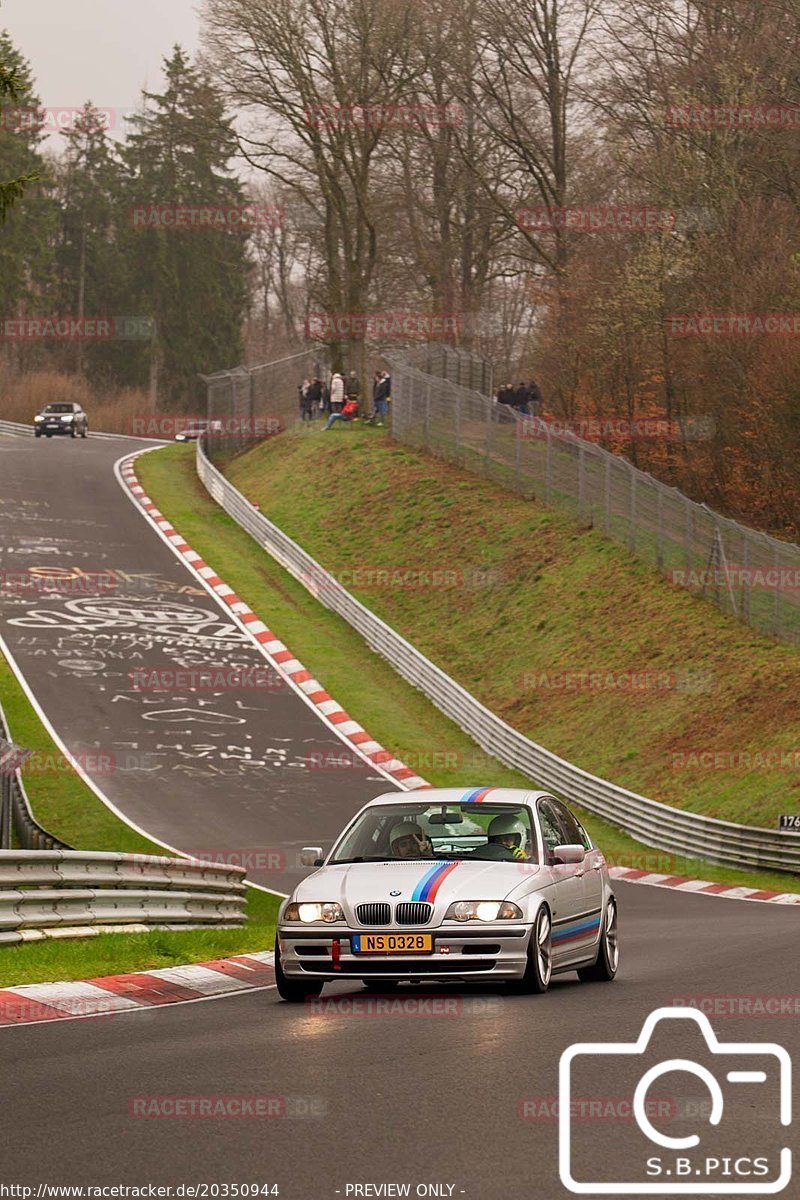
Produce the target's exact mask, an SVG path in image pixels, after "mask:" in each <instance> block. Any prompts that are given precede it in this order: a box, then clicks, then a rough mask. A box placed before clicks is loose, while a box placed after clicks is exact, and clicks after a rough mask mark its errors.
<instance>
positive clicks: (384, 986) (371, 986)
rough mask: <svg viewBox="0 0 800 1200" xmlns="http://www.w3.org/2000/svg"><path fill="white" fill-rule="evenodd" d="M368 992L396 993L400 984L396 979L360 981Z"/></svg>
mask: <svg viewBox="0 0 800 1200" xmlns="http://www.w3.org/2000/svg"><path fill="white" fill-rule="evenodd" d="M361 982H362V983H363V985H364V987H365V988H366V989H367V991H368V992H381V993H383V992H396V991H397V989H398V988H399V986H400V984H399V983H398V981H397V980H396V979H362V980H361Z"/></svg>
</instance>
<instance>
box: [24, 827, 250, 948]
mask: <svg viewBox="0 0 800 1200" xmlns="http://www.w3.org/2000/svg"><path fill="white" fill-rule="evenodd" d="M244 874H245V873H244V871H243V870H242V868H241V867H234V866H216V865H214V864H212V863H208V862H202V861H200V860H197V859H175V858H158V857H156V856H154V855H148V854H116V853H112V852H106V851H96V852H90V851H81V850H50V851H46V850H3V851H0V945H2V944H8V943H14V942H22V941H32V940H34V939H35V938H41V937H48V936H49V937H59V936H60V937H64V936H71V937H74V936H80V934H81V933H87V932H93V933H96V932H97V929H98V927H101V928H103V929H108V930H112V929H114V930H117V931H118V930H119V929H121V928H122V929H124V928H127V927H129V926H135V927H136V928H137V929H140V928H165V927H166V928H177V929H186V928H198V927H203V926H208V925H213V926H218V927H219V926H223V927H225V928H228V927H230V926H236V925H241V924H242V923H243V922H244V919H245V913H244V907H245V902H246V901H245V884H244Z"/></svg>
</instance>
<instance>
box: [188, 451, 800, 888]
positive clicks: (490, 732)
mask: <svg viewBox="0 0 800 1200" xmlns="http://www.w3.org/2000/svg"><path fill="white" fill-rule="evenodd" d="M196 462H197V474H198V475H199V477H200V479H201V481H202V482H203V484H204V485H205V487H206V489H207V490H208V491H209V493H210V494H211V496H212V497H213V498H214V500H216V502H217V503H218V504H219V505H220V506H221V507H222V508H224V509H225V511H226V512H227V513H228V514H229V516H231V517H232V518H233V519H234V521H236V522H237V524H238V525H240V526H241V527H242V528H243V529H245V530H246V531H247V533H249V534H250V535H251V537H253V538H254V539H255V540H256V541H257V542H258V544H259V545H260V546H261V547H262V548H263V549H264V550H266V551H267V553H268V554H270V555H271V556H272V557H273V558H274V559H275V560H276V561H277V562H279V563H280V564H281V566H283V567H284V568H285V569H286V570H287V571H288V572H289V573H290V574H291V575H293V576H294V578H295V579H297V580H298V581H299V582H300V583H302V584H303V586H304V587H305V588H306V590H307V591H309V592H311V594H312V595H313V596H315V597H316V598H317V599H318V600H319V601H320V602H321V603H322V604H324V605H325V606H326V608H330V609H331V610H332V611H333V612H335V613H338V615H339V616H340V617H342V618H343V619H344V620H345V621H347V623H348V624H349V625H352V627H353V628H354V629H355V630H357V631H358V633H360V634H361V636H362V637H363V638H364V640H365V641H366V643H367V645H368V646H369V647H370V649H372V650H374V651H376V652H377V653H378V654H381V655H382V656H383V657H384V658H385V659H386V660H387V661H388V662H389V663H391V665H392V666H393V667H394V669H395V670H396V671H397V673H398V674H399V675H401V676H402V677H403V679H405V680H407V682H408V683H410V684H412V685H413V686H414V687H416V688H419V690H420V691H421V692H423V693H424V694H425V695H426V696H427V697H428V699H429V700H431V701H432V703H433V704H435V705H436V707H437V708H438V709H440V710H441V712H443V713H444V714H445V716H447V717H450V719H451V720H453V721H455V722H456V724H457V725H459V726H460V728H461V729H463V730H464V732H465V733H468V734H469V735H470V736H471V737H472V738H474V739H475V741H476V742H477V743H478V745H479V746H481V747H482V749H484V750H486V751H487V753H489V754H491V755H493V756H494V757H495V758H497V759H499V760H500V762H502V763H504V764H505V765H506V766H509V767H513V768H515V769H516V770H518V771H521V772H522V773H523V774H524V775H527V776H528V777H529V778H530V779H531V780H535V781H536V782H537V784H539V785H540V786H543V787H546V788H548V789H550V790H552V791H554V792H556V793H558V794H559V795H561V796H563V797H564V799H565V800H567V801H572V802H573V803H575V804H577V805H580V806H581V807H583V808H585V809H588V811H589V812H593V813H596V814H597V815H598V816H600V817H603V818H604V819H605V820H607V821H610V822H611V823H612V824H613V825H615V826H617V827H618V828H619V829H623V830H625V832H627V833H629V834H631V835H632V836H633V837H634V838H637V839H638V840H641V841H643V842H645V843H646V844H648V845H650V846H654V847H656V848H657V849H661V850H668V851H671V852H672V853H675V854H683V855H688V856H689V857H692V858H703V859H706V860H707V861H708V862H712V863H721V864H723V865H725V866H730V867H738V868H740V869H746V868H751V869H752V868H760V869H763V870H767V869H768V870H773V871H788V872H794V873H797V872H800V833H793V832H780V831H778V830H772V829H764V828H760V827H758V826H749V825H736V824H734V823H733V822H731V821H720V820H717V819H715V818H713V817H705V816H701V815H700V814H698V813H692V812H688V811H686V810H684V809H680V808H671V807H670V806H669V805H667V804H662V803H660V802H659V801H657V800H650V799H648V797H646V796H640V795H638V794H637V793H636V792H631V791H628V790H627V789H626V788H622V787H618V786H617V785H616V784H613V783H609V782H608V781H607V780H605V779H600V778H598V776H596V775H590V774H589V772H588V771H584V770H582V769H581V768H580V767H576V766H574V765H573V764H572V763H569V762H566V761H565V760H564V759H563V758H559V757H558V756H557V755H555V754H553V753H551V751H549V750H546V749H545V748H544V747H543V746H539V745H538V744H537V743H536V742H534V741H532V740H531V739H530V738H527V737H525V735H524V734H522V733H520V732H519V731H518V730H516V729H513V728H512V727H511V726H510V725H508V724H507V723H506V722H505V721H503V720H502V719H501V718H500V717H498V716H497V715H496V714H495V713H493V712H491V711H490V710H489V709H488V708H486V707H485V705H483V704H481V703H480V701H479V700H476V698H475V697H474V696H472V695H471V694H470V693H469V692H468V691H467V690H466V689H465V688H463V687H462V686H461V685H460V684H458V683H456V681H455V680H454V679H451V678H450V677H449V675H447V674H446V673H445V672H444V671H443V670H442V669H441V668H440V667H437V666H436V665H435V664H434V663H432V662H431V661H430V659H428V658H426V657H425V655H424V654H422V653H421V652H420V651H419V650H417V649H416V647H415V646H413V645H412V644H411V643H410V642H408V641H406V639H405V638H404V637H402V636H401V635H400V634H399V633H397V632H396V631H395V630H394V629H392V628H391V627H390V626H389V625H387V624H386V623H385V622H384V621H382V620H381V619H380V617H377V616H376V615H375V613H373V612H371V611H370V610H369V609H368V608H366V607H365V606H364V605H363V604H361V602H360V601H358V600H356V598H355V597H354V596H352V595H350V593H349V592H348V591H346V590H345V588H343V587H342V586H341V585H340V584H339V583H338V582H337V581H336V579H335V578H334V577H333V576H332V575H331V574H330V573H329V572H328V571H326V570H325V569H324V567H321V566H320V565H319V563H318V562H316V561H315V559H313V558H312V557H311V555H310V554H307V553H306V551H305V550H303V549H302V547H301V546H298V544H297V543H296V542H294V541H293V540H292V539H291V538H290V537H288V536H287V535H286V534H285V533H283V531H282V530H280V529H279V528H278V527H277V525H274V524H273V523H272V522H271V521H270V520H268V518H267V517H265V516H264V515H263V513H261V512H259V511H258V510H257V509H255V508H254V507H253V506H252V504H250V502H249V501H248V500H246V499H245V497H244V496H243V495H242V494H241V492H239V491H238V490H237V489H236V488H235V487H234V486H233V484H231V483H230V482H229V481H228V480H227V479H226V478H225V477H224V475H222V474H221V473H220V472H219V471H218V470H217V469H216V467H215V466H214V465H213V463H211V462H210V461H209V459H208V458H207V456H206V454H205V451H204V447H203V445H202V440H201V441H200V442H198V444H197V460H196Z"/></svg>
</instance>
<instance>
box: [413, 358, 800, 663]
mask: <svg viewBox="0 0 800 1200" xmlns="http://www.w3.org/2000/svg"><path fill="white" fill-rule="evenodd" d="M392 401H393V414H392V432H393V435H394V437H396V438H397V439H399V440H400V441H402V442H406V443H408V444H409V445H413V446H416V447H418V448H420V449H422V450H425V451H427V452H428V453H430V454H433V455H436V456H437V457H439V458H444V459H448V460H450V461H451V462H456V463H458V464H459V465H460V466H461V467H463V468H464V469H466V470H469V471H473V472H477V473H480V474H482V475H485V476H486V477H487V478H489V479H493V480H495V481H496V482H497V483H500V484H502V485H503V486H504V487H508V488H510V489H512V490H514V491H517V492H520V493H521V494H522V495H525V496H531V497H532V496H536V497H537V498H539V499H541V500H544V501H545V503H546V504H551V505H554V506H556V507H558V508H561V509H564V510H566V511H567V512H568V513H570V515H571V516H573V517H575V518H576V519H577V520H578V521H579V522H581V523H583V524H585V525H589V526H593V527H594V528H596V529H599V530H600V531H601V532H602V533H603V534H605V536H606V537H608V538H611V539H612V540H613V541H615V542H618V543H619V544H621V545H623V546H625V547H626V548H627V549H628V550H630V551H631V552H632V553H634V554H636V555H637V556H638V557H639V558H641V559H644V561H645V562H648V563H650V564H651V565H652V566H654V567H656V568H657V569H658V570H659V571H661V572H662V574H664V575H665V576H666V577H667V578H668V579H669V580H670V581H671V582H672V583H674V584H676V585H678V586H680V587H684V588H688V589H689V590H690V591H692V592H694V593H696V594H698V595H703V596H705V597H706V598H708V599H710V600H712V601H713V602H714V603H716V604H717V605H718V606H719V607H720V608H721V609H722V610H723V611H724V612H727V613H729V614H731V615H732V616H735V617H738V618H739V619H740V620H742V621H745V622H747V624H749V625H751V626H753V628H755V629H758V630H759V631H760V632H762V633H766V634H769V635H770V636H772V637H774V638H779V639H781V640H782V641H786V642H792V643H795V644H796V643H800V546H797V545H794V544H793V543H791V542H782V541H779V540H778V539H777V538H772V537H769V536H768V535H767V534H765V533H759V532H758V531H757V530H754V529H748V528H747V527H746V526H744V525H739V524H738V523H737V522H736V521H732V520H730V519H728V518H726V517H722V516H719V515H718V514H717V513H715V512H713V511H712V510H711V509H710V508H707V507H706V505H704V504H697V503H695V501H693V500H690V499H689V498H688V497H687V496H684V495H683V493H682V492H679V491H678V490H677V488H673V487H669V486H668V485H667V484H664V483H661V482H660V481H659V480H657V479H654V478H653V476H652V475H648V474H647V473H646V472H644V471H640V470H638V469H637V468H636V467H634V466H633V465H632V464H631V463H629V462H628V461H627V460H626V459H624V458H620V457H619V456H618V455H616V454H611V453H610V452H609V451H607V450H604V449H603V448H602V447H601V446H598V445H596V444H595V443H594V442H589V441H586V440H585V439H583V438H580V437H577V436H575V435H574V434H572V433H568V432H561V431H557V430H555V429H554V428H553V427H552V426H550V425H549V424H548V423H547V422H545V421H543V420H541V419H540V418H539V417H524V416H521V415H520V414H518V413H515V412H514V411H513V410H512V409H510V408H508V407H507V406H506V405H502V404H500V405H498V404H495V403H493V402H492V401H491V400H490V399H488V398H487V397H486V396H485V395H481V394H479V393H478V392H477V391H471V390H468V389H467V388H465V387H460V386H459V385H458V384H456V383H453V382H451V380H450V379H448V378H443V377H442V376H441V375H437V374H430V373H428V372H423V371H422V370H420V369H419V367H418V366H416V365H414V363H413V362H411V361H410V360H409V359H408V358H407V357H406V356H398V357H396V358H393V359H392Z"/></svg>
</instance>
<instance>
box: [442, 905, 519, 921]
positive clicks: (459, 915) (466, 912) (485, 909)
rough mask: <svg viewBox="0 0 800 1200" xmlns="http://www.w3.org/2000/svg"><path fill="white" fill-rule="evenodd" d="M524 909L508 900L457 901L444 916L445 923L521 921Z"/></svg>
mask: <svg viewBox="0 0 800 1200" xmlns="http://www.w3.org/2000/svg"><path fill="white" fill-rule="evenodd" d="M521 917H522V909H521V908H520V907H519V905H517V904H511V903H510V901H508V900H456V902H455V904H451V905H450V907H449V908H448V910H447V912H446V913H445V914H444V919H445V921H447V920H452V921H519V920H520V918H521Z"/></svg>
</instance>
